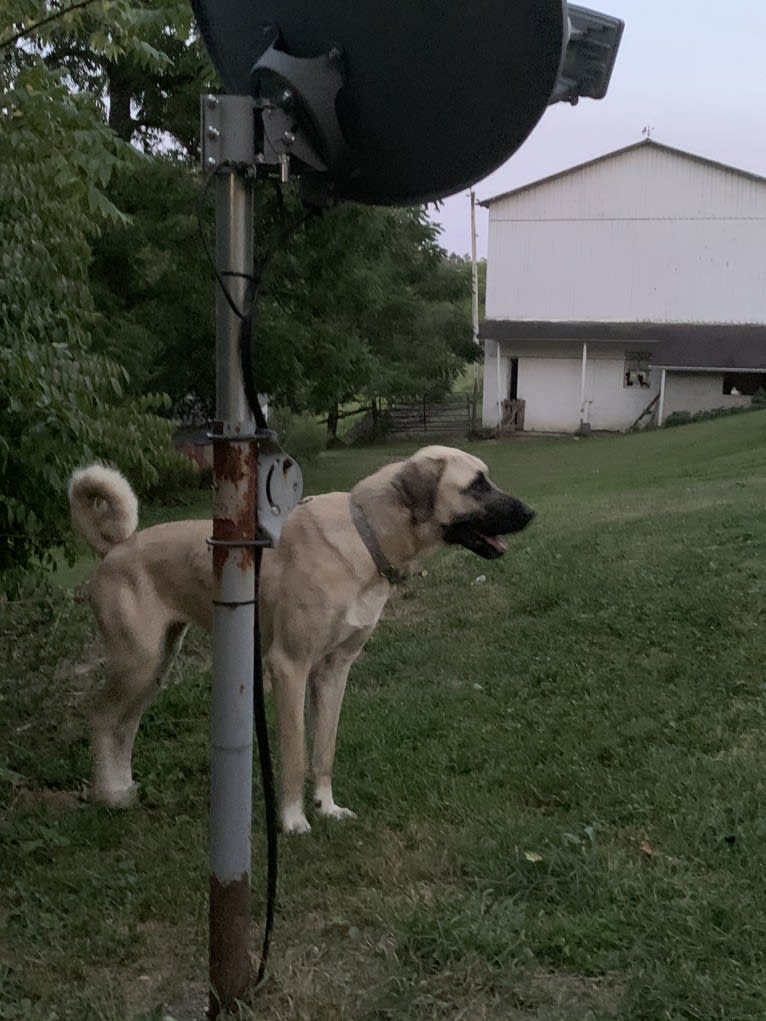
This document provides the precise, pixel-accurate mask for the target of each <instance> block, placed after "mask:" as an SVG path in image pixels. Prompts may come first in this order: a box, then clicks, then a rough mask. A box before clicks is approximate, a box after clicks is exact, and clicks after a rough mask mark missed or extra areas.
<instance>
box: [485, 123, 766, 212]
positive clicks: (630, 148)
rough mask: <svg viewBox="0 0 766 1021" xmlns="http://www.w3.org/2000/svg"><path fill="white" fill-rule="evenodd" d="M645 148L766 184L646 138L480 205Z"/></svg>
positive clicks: (765, 179)
mask: <svg viewBox="0 0 766 1021" xmlns="http://www.w3.org/2000/svg"><path fill="white" fill-rule="evenodd" d="M645 148H651V149H655V150H658V151H660V152H667V153H671V154H673V155H674V156H681V157H683V158H684V159H687V160H692V161H693V162H695V163H699V164H701V165H703V166H706V167H715V168H717V169H718V170H724V171H726V172H727V173H729V174H736V175H737V176H738V177H743V178H745V179H746V180H748V181H756V182H758V183H759V184H766V177H762V176H761V175H760V174H753V173H751V172H750V171H748V170H740V169H739V168H738V167H731V166H729V165H728V164H726V163H720V162H718V161H717V160H711V159H708V158H707V157H705V156H696V155H694V153H690V152H685V151H684V150H683V149H675V148H674V147H673V146H670V145H663V144H662V143H661V142H655V140H654V139H653V138H644V139H642V140H641V141H640V142H634V143H633V144H632V145H626V146H624V147H623V148H622V149H615V150H614V151H613V152H608V153H604V155H603V156H597V157H596V158H595V159H592V160H587V161H586V162H585V163H578V164H577V166H574V167H568V168H567V169H566V170H560V171H559V172H558V173H556V174H551V175H550V176H548V177H542V178H540V179H539V180H537V181H531V182H530V183H529V184H524V185H521V187H519V188H512V189H511V190H510V191H504V192H502V193H501V194H500V195H493V196H492V197H491V198H488V199H483V200H482V201H481V202H480V203H479V205H480V206H484V207H485V208H487V209H488V208H489V207H490V206H491V205H492V204H493V203H494V202H500V201H501V200H502V199H507V198H512V197H514V196H516V195H522V194H524V193H525V192H528V191H531V190H532V189H533V188H538V187H539V186H540V185H543V184H549V183H550V182H551V181H557V180H560V179H561V178H562V177H569V175H570V174H576V173H577V172H578V171H580V170H585V169H586V168H588V167H594V166H596V165H597V164H599V163H605V162H606V161H607V160H611V159H614V158H615V157H618V156H624V155H625V154H626V153H629V152H635V151H636V150H638V149H645Z"/></svg>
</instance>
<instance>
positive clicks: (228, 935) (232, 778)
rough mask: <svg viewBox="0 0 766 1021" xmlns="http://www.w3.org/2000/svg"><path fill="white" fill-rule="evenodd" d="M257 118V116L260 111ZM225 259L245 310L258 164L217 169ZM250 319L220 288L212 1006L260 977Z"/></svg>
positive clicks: (226, 279)
mask: <svg viewBox="0 0 766 1021" xmlns="http://www.w3.org/2000/svg"><path fill="white" fill-rule="evenodd" d="M251 119H252V118H251ZM215 188H216V267H217V269H218V273H219V274H220V276H221V278H222V280H223V283H224V285H225V287H226V290H227V292H228V294H229V295H230V297H231V300H232V304H233V305H234V306H235V308H236V309H237V310H239V311H240V312H241V311H242V310H244V309H246V308H247V305H248V303H249V301H250V294H249V288H250V286H251V279H252V273H253V184H252V179H251V177H250V176H249V172H248V171H246V170H242V169H241V168H238V169H234V168H227V167H223V168H221V169H219V170H218V171H217V174H216V182H215ZM240 325H241V321H240V318H239V316H238V315H237V313H236V312H235V309H233V308H232V307H231V305H230V304H229V302H228V301H227V299H226V297H225V295H224V294H223V291H222V288H221V286H220V285H219V287H218V288H217V292H216V379H217V384H216V421H215V423H214V426H213V453H214V464H213V480H214V482H213V484H214V491H215V496H214V504H213V510H214V513H213V538H212V542H211V544H212V546H213V604H214V607H213V682H212V703H211V717H212V724H211V762H210V766H211V781H210V782H211V789H210V990H211V991H210V1011H209V1015H208V1016H209V1018H211V1019H215V1018H216V1017H218V1014H219V1012H220V1011H225V1010H228V1009H231V1008H233V1007H234V1005H235V1001H236V1000H237V999H240V998H241V997H242V996H243V994H244V993H245V992H246V990H247V987H248V985H249V983H250V955H249V944H250V940H249V928H250V873H251V843H250V840H251V837H250V834H251V822H252V762H253V647H254V602H253V599H254V592H255V582H256V562H257V557H256V553H257V549H256V546H255V545H254V543H255V540H256V510H255V508H256V506H257V463H258V462H257V450H256V443H255V438H254V431H255V423H254V422H253V418H252V415H251V412H250V409H249V407H248V405H247V401H246V398H245V392H244V388H243V384H242V370H241V364H240V350H239V338H240Z"/></svg>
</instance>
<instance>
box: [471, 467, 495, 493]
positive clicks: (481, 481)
mask: <svg viewBox="0 0 766 1021" xmlns="http://www.w3.org/2000/svg"><path fill="white" fill-rule="evenodd" d="M491 488H492V486H491V484H490V482H489V479H488V478H487V476H486V475H485V474H484V473H483V472H479V474H478V475H477V476H476V478H475V479H474V480H473V482H472V483H471V492H472V493H488V492H489V491H490V489H491Z"/></svg>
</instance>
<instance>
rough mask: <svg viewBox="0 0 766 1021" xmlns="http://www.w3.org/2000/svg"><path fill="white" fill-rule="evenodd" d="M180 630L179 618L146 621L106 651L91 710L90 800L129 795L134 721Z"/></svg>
mask: <svg viewBox="0 0 766 1021" xmlns="http://www.w3.org/2000/svg"><path fill="white" fill-rule="evenodd" d="M147 624H148V622H147ZM185 630H186V629H185V626H184V625H181V624H171V625H170V626H169V627H164V628H163V627H162V626H161V625H157V624H155V625H154V626H152V625H148V627H147V631H145V632H144V633H143V634H142V635H141V636H140V637H138V636H137V635H136V634H135V633H133V634H132V635H131V636H130V637H131V640H130V642H129V643H128V645H127V646H126V647H124V648H123V649H121V650H120V651H119V652H117V651H115V650H113V651H112V652H111V654H110V656H109V659H108V661H107V671H108V677H107V680H106V683H105V685H104V686H103V688H102V689H101V690H100V691H99V693H98V695H97V697H96V701H95V705H94V707H93V711H92V713H91V741H92V749H93V768H94V776H93V786H92V789H91V797H92V798H93V799H94V800H95V801H100V802H102V803H103V804H106V805H110V806H111V807H113V808H124V807H127V806H128V805H130V804H131V803H132V802H133V801H134V800H135V797H136V786H135V784H134V783H133V768H132V761H133V744H134V742H135V738H136V732H137V731H138V725H139V723H140V721H141V717H142V715H143V713H144V711H145V710H146V709H147V708H148V707H149V705H150V704H151V702H152V701H153V699H154V697H155V695H156V694H157V692H158V691H159V689H160V686H161V684H162V680H163V678H164V675H165V674H166V673H167V671H168V669H169V668H170V665H171V664H172V661H173V659H174V657H175V654H176V653H177V651H178V648H179V647H180V643H181V641H182V639H183V635H184V633H185Z"/></svg>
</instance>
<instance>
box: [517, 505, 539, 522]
mask: <svg viewBox="0 0 766 1021" xmlns="http://www.w3.org/2000/svg"><path fill="white" fill-rule="evenodd" d="M517 513H518V515H519V528H526V526H527V525H528V524H529V522H530V521H531V520H532V518H533V517H534V516H535V512H534V511H533V510H532V508H531V507H527V505H526V504H525V503H522V502H521V500H519V506H518V512H517Z"/></svg>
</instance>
